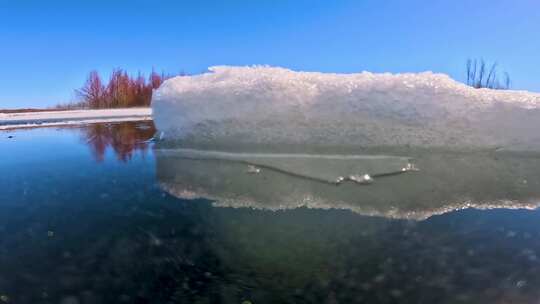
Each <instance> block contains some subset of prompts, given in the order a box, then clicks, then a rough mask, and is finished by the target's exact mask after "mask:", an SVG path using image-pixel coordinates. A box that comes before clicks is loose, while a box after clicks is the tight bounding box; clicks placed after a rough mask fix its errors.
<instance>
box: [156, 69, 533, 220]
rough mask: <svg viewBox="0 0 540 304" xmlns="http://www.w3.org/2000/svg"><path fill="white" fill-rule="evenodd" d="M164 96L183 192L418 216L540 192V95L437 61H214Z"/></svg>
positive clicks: (159, 104) (162, 166) (169, 181)
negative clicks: (311, 68) (380, 67)
mask: <svg viewBox="0 0 540 304" xmlns="http://www.w3.org/2000/svg"><path fill="white" fill-rule="evenodd" d="M152 105H153V115H154V121H155V123H156V126H157V128H158V129H159V131H160V133H159V134H161V135H160V137H161V140H160V141H159V143H158V144H157V148H158V151H157V153H156V154H157V160H158V178H159V179H160V182H161V184H162V186H163V187H164V188H165V189H166V190H167V191H169V192H171V193H172V194H174V195H177V196H179V197H182V198H196V197H205V198H209V199H214V200H216V203H215V204H216V205H218V206H228V207H241V206H244V207H252V208H264V209H270V210H277V209H287V208H296V207H299V206H307V207H311V208H345V209H350V210H352V211H355V212H359V213H362V214H369V215H380V216H387V217H393V218H413V219H423V218H426V217H429V216H431V215H433V214H440V213H443V212H448V211H451V210H455V209H461V208H467V207H475V208H484V209H485V208H499V207H504V208H536V207H537V205H538V202H539V200H538V199H539V198H540V190H537V189H540V187H539V186H540V185H539V182H538V181H539V177H540V174H539V173H538V172H540V162H539V160H540V153H538V152H539V148H540V132H537V130H539V129H540V128H539V127H540V111H539V105H540V95H539V94H533V93H529V92H518V91H495V90H488V89H473V88H470V87H467V86H465V85H463V84H460V83H458V82H456V81H454V80H452V79H450V78H449V77H448V76H446V75H442V74H433V73H429V72H428V73H420V74H398V75H392V74H372V73H367V72H364V73H359V74H323V73H306V72H294V71H290V70H287V69H282V68H272V67H213V68H210V72H209V73H205V74H202V75H196V76H189V77H176V78H173V79H170V80H168V81H166V82H165V83H164V84H163V85H162V87H161V88H160V89H159V90H158V91H157V92H156V93H155V94H154V99H153V102H152ZM418 169H420V171H418ZM364 184H365V185H364Z"/></svg>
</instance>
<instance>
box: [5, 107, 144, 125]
mask: <svg viewBox="0 0 540 304" xmlns="http://www.w3.org/2000/svg"><path fill="white" fill-rule="evenodd" d="M151 119H152V109H150V108H128V109H102V110H73V111H48V112H28V113H9V114H6V113H0V130H8V129H17V128H29V127H38V126H64V125H74V124H86V123H98V122H120V121H138V120H151Z"/></svg>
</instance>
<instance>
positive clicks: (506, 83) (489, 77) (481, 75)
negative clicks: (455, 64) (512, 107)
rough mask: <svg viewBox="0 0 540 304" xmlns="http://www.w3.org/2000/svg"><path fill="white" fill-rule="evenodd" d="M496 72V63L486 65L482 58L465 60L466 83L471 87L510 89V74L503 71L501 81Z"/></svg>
mask: <svg viewBox="0 0 540 304" xmlns="http://www.w3.org/2000/svg"><path fill="white" fill-rule="evenodd" d="M498 76H499V75H498V74H497V63H496V62H495V63H493V64H492V65H491V66H489V67H488V65H487V64H486V62H485V61H484V60H483V59H480V60H477V59H474V60H473V59H469V60H467V85H469V86H471V87H473V88H477V89H480V88H488V89H495V90H508V89H510V76H509V75H508V73H506V72H504V74H503V80H502V82H501V81H499V77H498Z"/></svg>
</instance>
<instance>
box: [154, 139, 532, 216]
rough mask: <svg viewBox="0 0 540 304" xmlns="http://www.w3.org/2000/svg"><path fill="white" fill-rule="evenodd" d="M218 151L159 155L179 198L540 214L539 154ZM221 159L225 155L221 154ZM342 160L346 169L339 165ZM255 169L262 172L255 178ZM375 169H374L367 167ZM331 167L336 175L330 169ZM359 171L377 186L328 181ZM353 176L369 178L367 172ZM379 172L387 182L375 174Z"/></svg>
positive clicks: (364, 210) (385, 212)
mask: <svg viewBox="0 0 540 304" xmlns="http://www.w3.org/2000/svg"><path fill="white" fill-rule="evenodd" d="M394 152H395V151H394ZM206 153H210V154H206ZM214 153H217V152H202V153H199V152H198V151H195V150H185V149H184V150H182V149H180V150H157V151H156V156H157V175H158V180H159V182H160V185H161V186H162V188H163V189H164V190H166V191H168V192H169V193H171V194H173V195H175V196H177V197H180V198H185V199H193V198H208V199H212V200H215V201H216V202H215V203H214V205H215V206H221V207H249V208H256V209H268V210H283V209H292V208H298V207H308V208H320V209H329V208H336V209H348V210H351V211H353V212H356V213H360V214H364V215H373V216H384V217H389V218H406V219H417V220H420V219H425V218H428V217H430V216H433V215H436V214H442V213H446V212H450V211H453V210H459V209H463V208H478V209H492V208H510V209H517V208H525V209H533V208H536V207H537V206H538V204H539V201H540V200H538V199H539V198H540V173H539V172H540V156H538V155H527V154H518V153H509V152H471V151H468V152H456V151H454V152H448V151H435V150H430V151H427V150H424V151H421V150H417V151H414V152H413V151H408V153H407V154H406V155H412V156H414V160H415V161H414V163H415V165H413V164H412V163H410V162H409V160H410V158H409V157H397V156H350V157H349V158H345V159H340V158H337V159H336V156H335V155H334V156H330V157H329V158H327V159H326V160H323V161H321V160H322V159H324V158H323V157H322V156H320V155H319V156H307V155H304V156H305V158H304V157H301V156H297V157H296V158H295V157H292V158H291V157H290V156H291V155H289V156H285V155H278V156H275V157H273V156H271V155H266V156H264V157H262V156H261V155H260V154H259V155H258V157H254V156H253V155H252V154H235V153H225V154H221V153H217V154H214ZM209 155H213V157H209ZM219 155H221V157H217V156H219ZM402 155H403V154H402ZM250 157H253V158H251V159H250ZM257 158H260V159H257ZM338 159H339V160H338ZM277 160H279V162H277ZM312 160H313V162H311V161H312ZM280 162H282V163H280ZM325 162H326V164H325ZM341 162H343V163H341ZM336 163H339V164H341V165H337V166H336V165H335V164H336ZM356 163H357V164H356ZM346 164H347V165H346ZM416 164H417V166H418V168H421V171H419V172H412V173H407V174H393V172H401V170H403V169H405V170H407V171H415V170H417V167H416ZM249 165H250V166H254V168H259V169H260V171H259V172H258V173H257V174H250V173H249V170H248V166H249ZM273 165H276V166H277V167H278V168H277V169H276V168H273ZM348 165H350V167H348ZM303 166H305V167H303ZM317 166H318V167H317ZM332 166H333V167H332ZM337 167H339V168H340V169H336V168H337ZM368 167H369V168H370V169H369V170H368V169H364V168H368ZM326 168H330V171H328V172H326V171H325V170H326ZM354 168H361V170H365V171H363V172H369V173H365V174H369V177H370V178H373V179H374V180H375V182H373V183H370V184H369V185H367V186H360V185H358V184H356V183H352V182H342V183H341V184H340V185H336V184H335V183H330V182H329V181H332V180H333V181H336V180H337V179H338V178H339V177H340V176H348V175H346V174H343V173H342V172H343V171H340V170H342V169H346V170H352V171H354ZM332 170H334V171H332ZM299 172H302V174H298V173H299ZM306 172H309V174H306ZM340 172H341V173H340ZM347 172H351V171H347ZM386 173H387V174H386ZM310 174H314V175H316V176H317V178H313V177H312V176H311V177H310V176H309V175H310ZM317 174H321V175H317ZM350 175H357V178H364V179H369V178H368V177H365V176H363V175H364V174H358V173H356V174H350ZM377 175H378V176H380V177H379V178H377V177H374V176H377Z"/></svg>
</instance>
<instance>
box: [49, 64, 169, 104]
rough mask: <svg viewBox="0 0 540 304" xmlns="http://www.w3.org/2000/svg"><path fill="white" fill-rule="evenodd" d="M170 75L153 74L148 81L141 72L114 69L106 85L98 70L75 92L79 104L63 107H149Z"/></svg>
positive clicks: (90, 74)
mask: <svg viewBox="0 0 540 304" xmlns="http://www.w3.org/2000/svg"><path fill="white" fill-rule="evenodd" d="M170 77H171V76H170V75H165V74H164V73H161V74H159V73H156V72H154V71H152V73H151V74H150V76H149V77H148V78H146V77H144V75H142V74H141V73H139V74H138V75H137V76H136V77H132V76H130V75H129V74H128V73H127V72H126V71H125V70H122V69H116V70H113V72H112V73H111V76H110V77H109V80H108V82H104V81H103V80H102V78H101V76H100V75H99V73H98V72H97V71H92V72H90V73H89V74H88V78H87V79H86V83H85V84H84V86H83V87H82V88H80V89H78V90H76V91H75V93H76V94H77V96H78V98H79V101H77V102H74V103H70V104H68V105H59V106H58V107H59V108H89V109H106V108H128V107H148V106H150V103H151V101H152V91H153V90H155V89H157V88H159V86H160V85H161V84H162V83H163V82H164V81H165V80H166V79H167V78H170Z"/></svg>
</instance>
